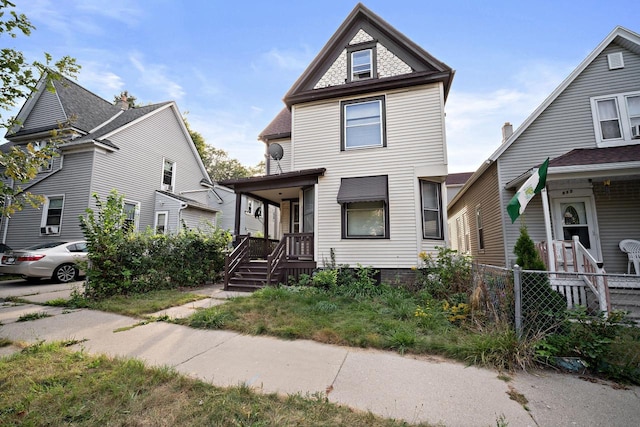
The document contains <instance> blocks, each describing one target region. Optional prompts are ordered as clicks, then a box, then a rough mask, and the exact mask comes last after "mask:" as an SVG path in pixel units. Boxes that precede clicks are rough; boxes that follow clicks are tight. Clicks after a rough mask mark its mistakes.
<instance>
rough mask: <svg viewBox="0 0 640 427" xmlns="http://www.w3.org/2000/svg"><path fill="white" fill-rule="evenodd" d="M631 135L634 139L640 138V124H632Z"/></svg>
mask: <svg viewBox="0 0 640 427" xmlns="http://www.w3.org/2000/svg"><path fill="white" fill-rule="evenodd" d="M631 137H632V138H633V139H640V125H634V126H631Z"/></svg>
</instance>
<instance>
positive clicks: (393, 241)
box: [292, 84, 446, 268]
mask: <svg viewBox="0 0 640 427" xmlns="http://www.w3.org/2000/svg"><path fill="white" fill-rule="evenodd" d="M376 95H385V105H386V136H387V147H386V148H384V149H372V150H345V151H340V134H341V132H340V126H341V122H340V115H341V114H340V101H341V100H330V101H323V102H317V103H308V104H299V105H294V107H293V141H292V142H293V144H294V147H295V156H294V159H293V161H294V163H293V165H292V169H293V170H301V169H312V168H321V167H325V168H326V169H327V170H326V172H325V174H324V176H321V177H320V178H319V180H318V185H317V186H316V189H317V195H316V200H317V208H316V215H317V216H316V219H317V222H316V224H315V239H316V260H317V261H321V260H322V259H323V257H324V258H325V259H328V258H329V253H330V250H331V249H334V251H335V254H336V259H337V261H338V262H339V263H346V264H350V265H354V266H355V265H356V264H357V263H360V264H362V265H371V266H375V267H377V268H410V267H412V266H415V265H417V261H418V253H419V252H420V251H433V250H434V248H435V246H443V245H444V244H445V243H444V242H443V241H442V240H429V239H422V224H421V221H422V219H421V213H420V211H421V205H420V188H419V181H418V178H425V179H428V178H429V177H442V178H444V176H446V166H445V162H446V153H445V148H444V113H443V110H442V105H443V102H444V101H443V91H442V85H441V84H433V85H425V86H418V87H414V88H412V89H410V90H406V89H405V90H403V91H390V92H387V93H384V94H382V93H372V94H371V96H376ZM373 174H375V175H388V194H389V207H388V212H389V231H388V232H389V239H372V240H368V241H366V251H364V250H363V242H362V240H360V239H342V207H341V205H340V204H339V203H337V194H338V190H339V188H340V183H341V178H348V177H359V176H371V175H373ZM433 180H434V181H435V179H433Z"/></svg>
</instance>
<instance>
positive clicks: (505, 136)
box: [502, 122, 513, 143]
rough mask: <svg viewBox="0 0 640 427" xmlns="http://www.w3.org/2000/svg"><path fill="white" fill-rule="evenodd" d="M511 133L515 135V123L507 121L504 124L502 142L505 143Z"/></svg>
mask: <svg viewBox="0 0 640 427" xmlns="http://www.w3.org/2000/svg"><path fill="white" fill-rule="evenodd" d="M511 135H513V125H512V124H511V123H509V122H505V123H504V124H503V125H502V142H503V143H504V142H505V141H506V140H507V139H509V137H510V136H511Z"/></svg>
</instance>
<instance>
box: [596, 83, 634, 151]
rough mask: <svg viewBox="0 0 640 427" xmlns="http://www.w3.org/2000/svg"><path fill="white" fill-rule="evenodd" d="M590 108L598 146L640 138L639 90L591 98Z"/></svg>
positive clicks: (623, 143) (618, 143) (612, 144)
mask: <svg viewBox="0 0 640 427" xmlns="http://www.w3.org/2000/svg"><path fill="white" fill-rule="evenodd" d="M591 110H592V114H593V123H594V128H595V133H596V141H597V143H598V146H599V147H612V146H616V145H626V144H629V143H631V142H632V140H640V92H629V93H620V94H614V95H606V96H601V97H594V98H591ZM634 142H635V141H634ZM638 142H640V141H638Z"/></svg>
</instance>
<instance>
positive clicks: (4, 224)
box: [2, 178, 15, 244]
mask: <svg viewBox="0 0 640 427" xmlns="http://www.w3.org/2000/svg"><path fill="white" fill-rule="evenodd" d="M9 182H10V183H11V185H10V187H11V188H12V189H13V187H14V185H15V181H14V180H13V178H10V181H9ZM7 202H9V203H7ZM10 202H11V196H7V197H6V199H5V204H4V206H8V205H9V204H10ZM3 218H4V221H2V227H3V228H4V229H3V230H2V243H4V244H6V243H7V232H8V231H9V220H10V219H11V218H10V217H8V216H5V217H3Z"/></svg>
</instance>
